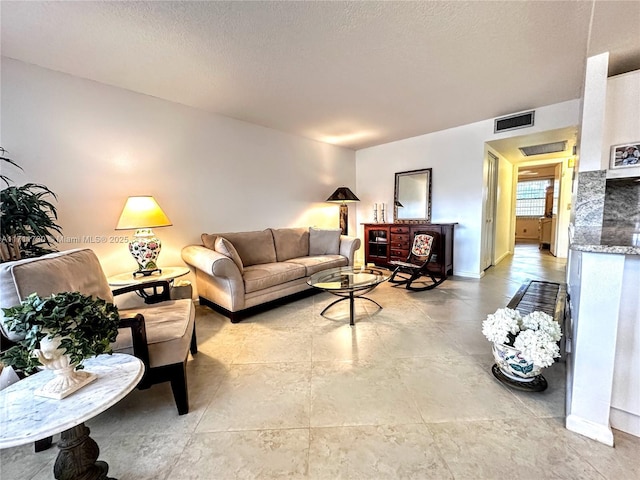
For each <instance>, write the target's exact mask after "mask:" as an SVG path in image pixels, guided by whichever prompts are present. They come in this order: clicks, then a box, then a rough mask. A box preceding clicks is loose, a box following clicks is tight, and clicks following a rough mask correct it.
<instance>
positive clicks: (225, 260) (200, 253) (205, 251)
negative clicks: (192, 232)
mask: <svg viewBox="0 0 640 480" xmlns="http://www.w3.org/2000/svg"><path fill="white" fill-rule="evenodd" d="M182 260H184V261H185V263H187V264H188V265H190V266H192V267H195V268H197V269H198V270H201V271H202V272H204V273H206V274H207V275H211V276H216V277H220V278H229V279H232V280H234V279H235V280H240V281H242V274H241V273H240V269H238V266H237V265H236V264H235V263H234V262H233V260H231V259H230V258H229V257H227V256H225V255H222V254H221V253H218V252H216V251H215V250H211V249H210V248H207V247H204V246H202V245H187V246H186V247H184V248H183V249H182Z"/></svg>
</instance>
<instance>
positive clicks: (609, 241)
mask: <svg viewBox="0 0 640 480" xmlns="http://www.w3.org/2000/svg"><path fill="white" fill-rule="evenodd" d="M569 244H570V248H572V249H573V250H579V251H581V252H593V253H617V254H623V255H640V225H635V226H632V225H604V226H602V227H571V228H570V229H569Z"/></svg>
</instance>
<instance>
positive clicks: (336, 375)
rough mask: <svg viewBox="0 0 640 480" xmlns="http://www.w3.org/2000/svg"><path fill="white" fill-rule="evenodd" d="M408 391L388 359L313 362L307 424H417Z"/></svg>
mask: <svg viewBox="0 0 640 480" xmlns="http://www.w3.org/2000/svg"><path fill="white" fill-rule="evenodd" d="M408 393H409V392H408V390H407V388H406V387H405V386H404V385H403V383H402V382H401V380H400V376H399V374H398V371H397V370H396V368H395V366H394V365H393V364H392V363H391V362H389V363H358V364H356V363H353V362H314V364H313V373H312V379H311V426H312V427H323V426H349V425H394V424H402V423H418V422H420V421H421V418H420V414H419V412H418V409H417V408H416V405H415V404H414V402H413V401H412V400H411V398H410V397H409V395H408Z"/></svg>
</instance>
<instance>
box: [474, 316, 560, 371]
mask: <svg viewBox="0 0 640 480" xmlns="http://www.w3.org/2000/svg"><path fill="white" fill-rule="evenodd" d="M482 333H483V335H484V336H485V337H487V339H488V340H489V341H490V342H492V343H498V344H505V345H509V346H512V347H513V348H515V349H517V350H520V352H521V355H522V357H523V358H525V359H526V360H528V361H530V362H533V364H534V365H535V366H536V367H539V368H543V367H549V366H551V365H553V362H554V361H555V360H554V359H555V358H557V357H559V356H560V348H559V347H558V341H559V340H560V338H561V337H562V332H561V330H560V325H559V324H558V322H556V321H555V320H554V319H553V318H552V317H551V316H549V315H547V314H546V313H544V312H539V311H537V312H532V313H530V314H528V315H525V316H524V317H523V316H522V315H520V312H518V311H517V310H512V309H510V308H499V309H498V310H496V312H495V313H492V314H490V315H487V318H486V320H485V321H484V322H482Z"/></svg>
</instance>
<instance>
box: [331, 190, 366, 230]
mask: <svg viewBox="0 0 640 480" xmlns="http://www.w3.org/2000/svg"><path fill="white" fill-rule="evenodd" d="M359 201H360V199H359V198H358V197H356V196H355V194H354V193H353V192H352V191H351V190H349V189H348V188H347V187H339V188H338V189H336V191H335V192H333V193H332V194H331V196H330V197H329V198H327V202H336V203H340V228H341V229H342V234H343V235H346V234H347V232H348V231H349V207H347V203H352V202H359Z"/></svg>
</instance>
